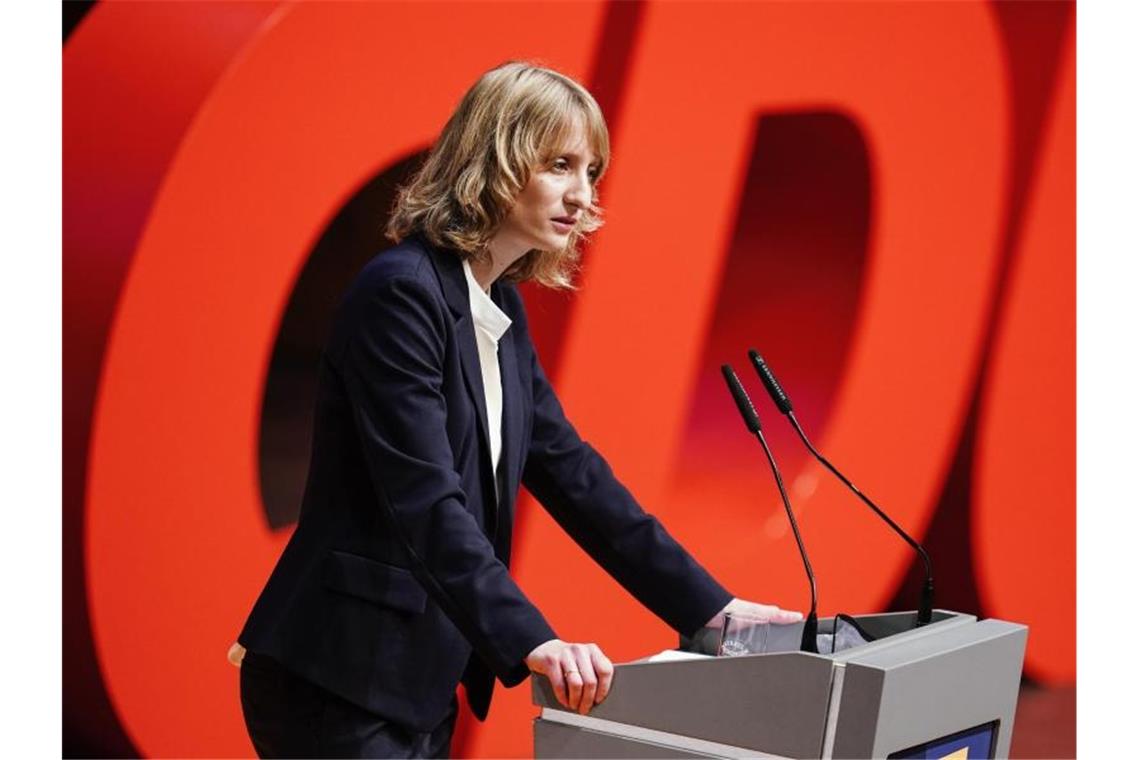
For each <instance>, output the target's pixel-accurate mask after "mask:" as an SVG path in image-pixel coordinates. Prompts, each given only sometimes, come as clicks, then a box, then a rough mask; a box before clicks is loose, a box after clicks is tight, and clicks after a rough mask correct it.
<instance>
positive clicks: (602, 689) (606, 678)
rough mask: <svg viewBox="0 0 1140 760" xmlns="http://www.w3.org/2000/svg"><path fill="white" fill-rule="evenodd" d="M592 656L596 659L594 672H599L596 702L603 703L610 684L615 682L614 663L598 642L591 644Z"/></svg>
mask: <svg viewBox="0 0 1140 760" xmlns="http://www.w3.org/2000/svg"><path fill="white" fill-rule="evenodd" d="M590 646H591V649H590V657H591V658H592V659H593V661H594V672H595V673H597V674H598V692H597V694H595V695H594V703H595V704H599V705H600V704H601V703H602V702H604V701H605V699H606V697H607V696H609V693H610V686H611V685H612V684H613V682H614V664H613V663H612V662H610V658H608V657H606V656H605V655H604V654H603V653H602V650H601V648H600V647H599V646H598V645H597V644H591V645H590Z"/></svg>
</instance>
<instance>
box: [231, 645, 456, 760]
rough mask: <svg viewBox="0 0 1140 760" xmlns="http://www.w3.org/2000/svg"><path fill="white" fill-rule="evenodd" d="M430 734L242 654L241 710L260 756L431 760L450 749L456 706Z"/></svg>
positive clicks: (266, 659)
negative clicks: (418, 759)
mask: <svg viewBox="0 0 1140 760" xmlns="http://www.w3.org/2000/svg"><path fill="white" fill-rule="evenodd" d="M451 708H452V709H451V714H450V715H449V716H448V717H447V718H446V719H444V721H443V722H442V723H440V724H439V726H437V727H436V728H435V729H434V730H432V731H430V732H427V733H417V732H415V731H411V730H409V729H407V728H404V727H403V726H400V725H397V724H395V723H392V722H391V721H388V720H386V719H384V718H382V717H380V716H379V715H376V714H375V713H371V712H369V711H367V710H365V709H364V708H362V707H358V706H357V705H354V704H353V703H351V702H349V701H348V700H346V699H343V698H342V697H339V696H337V695H336V694H333V693H332V692H330V691H328V690H326V689H323V688H321V687H320V686H317V685H316V684H314V683H312V682H310V681H307V680H305V679H303V678H300V677H299V676H296V675H293V674H292V673H290V672H289V671H287V670H285V668H283V667H282V666H281V665H280V664H278V663H277V661H276V660H273V659H271V658H269V657H266V656H264V655H259V654H257V653H255V652H246V653H245V659H243V660H242V663H241V710H242V714H243V715H244V716H245V727H246V730H247V731H249V737H250V739H252V740H253V747H254V749H255V750H257V754H258V756H259V757H398V758H407V757H431V758H446V757H448V755H449V751H450V749H451V733H452V731H453V730H454V728H455V718H456V713H457V712H458V704H457V702H456V701H455V700H454V699H453V700H452V704H451Z"/></svg>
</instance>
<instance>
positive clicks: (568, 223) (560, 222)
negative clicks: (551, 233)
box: [550, 217, 574, 235]
mask: <svg viewBox="0 0 1140 760" xmlns="http://www.w3.org/2000/svg"><path fill="white" fill-rule="evenodd" d="M550 221H551V222H553V223H554V229H556V230H558V231H559V232H560V233H562V234H563V235H568V234H570V232H572V231H573V229H574V220H573V219H566V218H564V217H560V218H557V219H551V220H550Z"/></svg>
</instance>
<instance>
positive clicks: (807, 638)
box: [720, 364, 819, 653]
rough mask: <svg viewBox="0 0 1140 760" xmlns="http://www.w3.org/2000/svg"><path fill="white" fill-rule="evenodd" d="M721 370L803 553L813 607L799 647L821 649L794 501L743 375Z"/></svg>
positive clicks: (812, 578)
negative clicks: (769, 469) (765, 461)
mask: <svg viewBox="0 0 1140 760" xmlns="http://www.w3.org/2000/svg"><path fill="white" fill-rule="evenodd" d="M720 371H721V374H722V375H724V381H725V382H726V383H727V384H728V390H729V392H730V393H731V394H732V398H733V399H734V400H735V401H736V408H737V409H739V410H740V416H741V417H742V418H743V419H744V426H745V427H746V428H748V432H750V433H752V434H753V435H755V436H756V440H758V441H760V446H761V447H762V448H763V449H764V455H765V456H766V457H767V458H768V464H769V465H770V466H771V467H772V474H773V475H774V476H775V478H776V486H777V487H778V488H779V489H780V498H781V499H782V500H783V502H784V510H785V511H786V512H787V513H788V522H790V523H791V524H792V533H793V534H794V535H795V537H796V546H798V547H799V550H800V557H801V558H802V559H803V561H804V570H805V571H806V572H807V577H808V583H810V584H811V611H810V612H809V613H808V616H807V618H806V619H805V620H804V632H803V636H802V638H801V639H800V651H803V652H814V653H818V652H819V649H818V644H817V643H816V634H817V632H818V630H819V618H818V616H817V614H816V591H815V573H814V572H812V569H811V562H810V561H809V560H808V555H807V549H805V548H804V540H803V537H802V536H801V535H800V526H799V525H798V524H797V523H796V516H795V514H794V513H793V512H792V504H791V502H790V501H788V492H787V490H786V489H785V488H784V479H783V478H782V477H781V476H780V468H779V467H777V466H776V459H775V457H773V456H772V451H771V449H769V448H768V442H767V441H766V440H764V433H763V432H761V430H760V416H759V415H758V414H756V407H754V406H753V405H752V399H750V398H749V397H748V393H747V392H745V390H744V386H743V385H741V384H740V378H738V377H737V376H736V372H734V371H733V369H732V367H730V366H729V365H727V364H725V365H722V366H721V368H720Z"/></svg>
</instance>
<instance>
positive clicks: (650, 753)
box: [534, 718, 718, 760]
mask: <svg viewBox="0 0 1140 760" xmlns="http://www.w3.org/2000/svg"><path fill="white" fill-rule="evenodd" d="M534 756H535V757H558V758H591V759H592V758H599V757H608V758H623V759H624V758H634V759H635V760H636V759H640V758H644V759H645V760H649V759H650V758H658V757H660V758H694V757H718V755H706V754H704V753H701V752H693V751H685V750H680V749H677V748H676V747H670V746H668V745H665V744H658V743H655V742H647V741H638V740H637V739H634V738H631V737H627V736H619V735H616V734H609V733H603V732H601V731H590V730H589V729H582V728H575V727H573V726H565V725H562V724H559V723H552V722H550V721H548V720H542V719H541V718H537V719H535V721H534Z"/></svg>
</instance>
